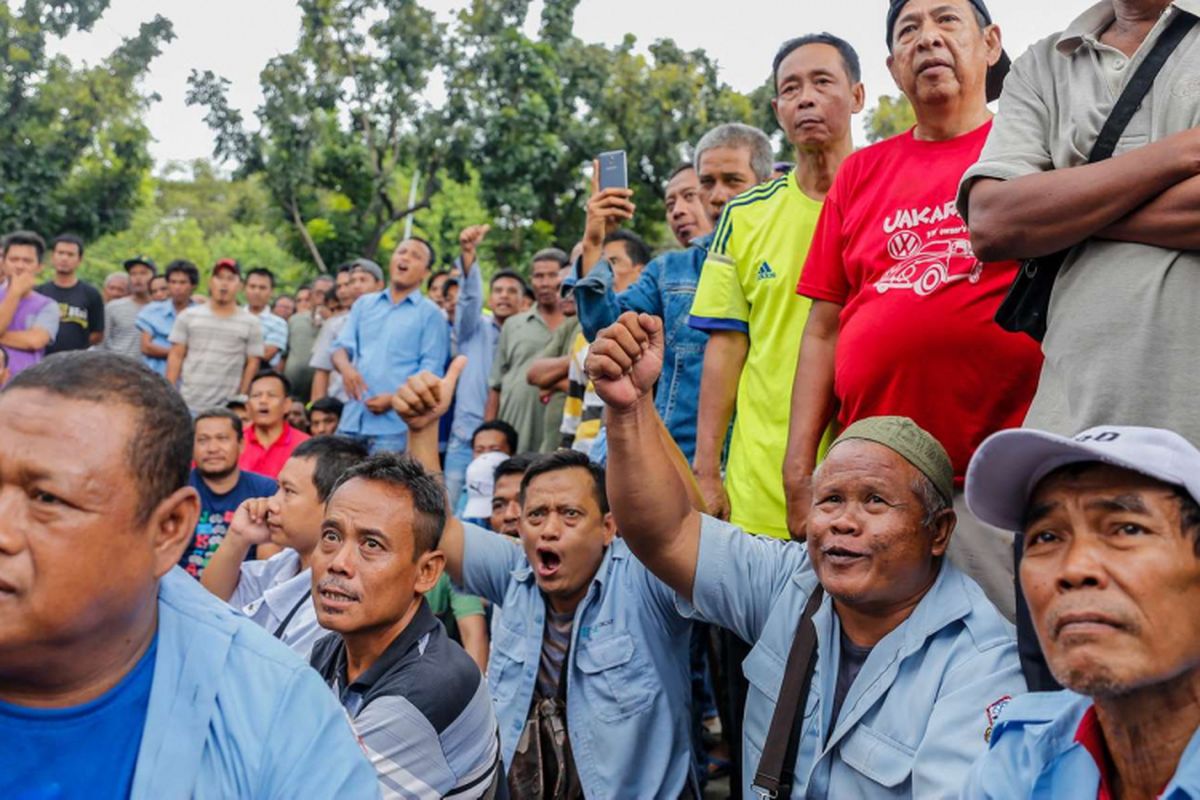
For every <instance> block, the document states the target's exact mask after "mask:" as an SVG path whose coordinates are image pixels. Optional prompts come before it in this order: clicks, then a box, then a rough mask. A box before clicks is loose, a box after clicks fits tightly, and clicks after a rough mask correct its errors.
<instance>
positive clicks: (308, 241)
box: [289, 197, 329, 275]
mask: <svg viewBox="0 0 1200 800" xmlns="http://www.w3.org/2000/svg"><path fill="white" fill-rule="evenodd" d="M289 205H290V210H291V212H292V223H293V224H294V225H295V226H296V232H297V233H299V234H300V239H301V241H303V242H304V246H305V247H306V248H308V253H309V255H311V256H312V259H313V262H315V263H316V265H317V274H319V275H326V274H328V272H329V270H327V269H326V268H325V259H323V258H321V251H320V250H318V249H317V243H316V242H314V241H313V239H312V236H310V235H309V234H308V228H307V227H306V226H305V224H304V219H303V218H302V217H301V216H300V207H299V206H297V205H296V198H294V197H293V198H292V200H291V203H290V204H289Z"/></svg>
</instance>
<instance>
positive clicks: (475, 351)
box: [450, 262, 500, 449]
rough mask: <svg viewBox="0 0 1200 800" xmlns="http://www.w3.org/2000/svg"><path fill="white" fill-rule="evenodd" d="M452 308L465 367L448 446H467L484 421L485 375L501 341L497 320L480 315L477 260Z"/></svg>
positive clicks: (481, 290)
mask: <svg viewBox="0 0 1200 800" xmlns="http://www.w3.org/2000/svg"><path fill="white" fill-rule="evenodd" d="M461 287H462V288H461V289H460V290H459V294H458V305H457V306H455V308H454V337H455V340H456V341H457V342H458V355H463V356H466V357H467V366H466V368H465V369H463V372H462V375H461V376H460V377H459V379H458V389H457V390H455V392H454V423H453V424H452V425H451V426H450V446H451V447H454V446H455V445H457V446H459V447H466V448H468V449H469V448H470V446H471V437H472V436H473V435H474V434H475V429H476V428H478V427H479V426H480V425H482V424H483V410H484V408H485V407H486V406H487V399H488V377H489V376H490V375H491V374H492V360H493V359H494V358H495V357H496V343H497V342H498V341H500V323H498V322H497V321H496V319H495V318H494V317H490V316H484V314H483V276H482V275H480V268H479V262H476V263H475V266H473V267H472V268H471V269H470V270H469V271H468V272H467V274H466V277H465V278H463V280H462V283H461Z"/></svg>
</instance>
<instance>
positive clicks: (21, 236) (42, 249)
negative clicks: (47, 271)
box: [0, 231, 46, 261]
mask: <svg viewBox="0 0 1200 800" xmlns="http://www.w3.org/2000/svg"><path fill="white" fill-rule="evenodd" d="M13 245H24V246H26V247H33V248H35V249H36V250H37V257H38V261H41V260H42V256H43V255H45V253H46V240H45V239H43V238H42V237H41V236H38V235H37V234H36V233H34V232H33V231H13V232H12V233H10V234H8V235H7V236H5V237H4V241H3V243H2V245H0V256H6V255H8V249H9V248H10V247H12V246H13Z"/></svg>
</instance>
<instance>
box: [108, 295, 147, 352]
mask: <svg viewBox="0 0 1200 800" xmlns="http://www.w3.org/2000/svg"><path fill="white" fill-rule="evenodd" d="M149 305H150V303H149V301H147V302H145V303H139V302H137V301H135V300H134V299H133V298H132V297H122V298H119V299H117V300H113V301H112V302H110V303H109V304H108V305H106V306H105V307H104V341H103V343H102V344H101V347H102V348H103V349H104V350H107V351H109V352H110V353H119V354H121V355H123V356H129V357H130V358H136V359H137V360H138V361H141V360H142V332H141V331H140V330H138V327H137V318H138V314H140V313H142V309H144V308H146V307H147V306H149Z"/></svg>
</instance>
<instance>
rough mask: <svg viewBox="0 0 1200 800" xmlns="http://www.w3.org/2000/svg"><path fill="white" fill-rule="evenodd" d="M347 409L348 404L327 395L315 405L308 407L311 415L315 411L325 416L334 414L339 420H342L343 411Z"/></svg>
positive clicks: (314, 403) (315, 402)
mask: <svg viewBox="0 0 1200 800" xmlns="http://www.w3.org/2000/svg"><path fill="white" fill-rule="evenodd" d="M345 407H346V404H345V403H343V402H342V401H341V400H338V399H337V398H336V397H331V396H328V395H327V396H325V397H322V398H321V399H320V400H316V401H314V402H313V404H312V405H310V406H309V407H308V413H309V414H310V415H311V414H312V412H314V411H321V412H323V413H325V414H333V415H334V416H335V417H337V418H338V419H341V418H342V411H343V410H344V409H345Z"/></svg>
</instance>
